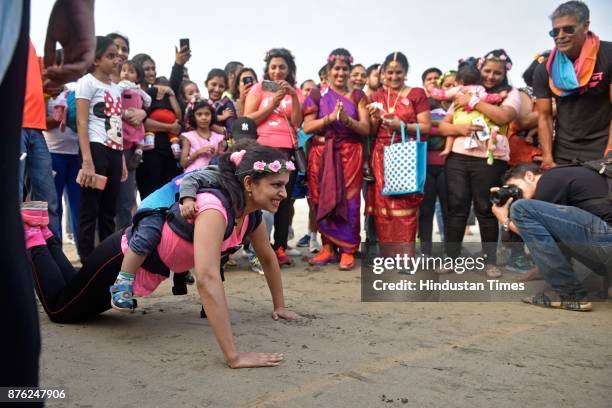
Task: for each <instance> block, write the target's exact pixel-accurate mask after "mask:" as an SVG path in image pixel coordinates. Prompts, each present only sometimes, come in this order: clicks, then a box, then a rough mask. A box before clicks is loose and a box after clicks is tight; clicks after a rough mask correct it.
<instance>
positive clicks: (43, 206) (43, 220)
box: [21, 201, 49, 225]
mask: <svg viewBox="0 0 612 408" xmlns="http://www.w3.org/2000/svg"><path fill="white" fill-rule="evenodd" d="M21 218H23V221H24V222H25V223H26V224H29V225H49V212H48V211H47V203H46V202H45V201H25V202H24V203H23V204H21Z"/></svg>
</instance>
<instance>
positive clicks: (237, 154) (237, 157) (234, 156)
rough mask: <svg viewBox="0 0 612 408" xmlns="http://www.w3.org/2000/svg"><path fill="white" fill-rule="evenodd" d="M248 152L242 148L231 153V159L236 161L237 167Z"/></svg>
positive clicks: (233, 161)
mask: <svg viewBox="0 0 612 408" xmlns="http://www.w3.org/2000/svg"><path fill="white" fill-rule="evenodd" d="M245 154H246V150H241V151H239V152H234V153H232V154H231V155H230V161H231V162H232V163H234V165H235V166H236V167H238V166H240V163H242V159H243V158H244V155H245Z"/></svg>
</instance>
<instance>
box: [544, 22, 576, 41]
mask: <svg viewBox="0 0 612 408" xmlns="http://www.w3.org/2000/svg"><path fill="white" fill-rule="evenodd" d="M561 31H563V32H564V33H565V34H574V33H575V32H576V26H571V25H570V26H563V27H555V28H553V29H552V30H550V31H549V32H548V35H550V36H551V37H552V38H555V37H558V36H559V34H561Z"/></svg>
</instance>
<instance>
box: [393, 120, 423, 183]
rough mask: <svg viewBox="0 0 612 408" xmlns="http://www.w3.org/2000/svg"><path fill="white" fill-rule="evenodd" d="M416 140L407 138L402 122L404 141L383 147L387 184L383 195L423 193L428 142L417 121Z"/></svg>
mask: <svg viewBox="0 0 612 408" xmlns="http://www.w3.org/2000/svg"><path fill="white" fill-rule="evenodd" d="M415 125H416V130H417V137H416V140H406V125H405V124H404V122H401V132H402V141H401V143H394V141H395V134H396V132H393V136H392V137H391V144H390V145H389V146H385V148H384V149H383V157H384V163H383V164H384V167H383V168H384V172H385V184H384V187H383V191H382V194H383V195H401V194H415V193H421V194H422V193H423V191H424V189H425V176H426V174H427V142H424V141H422V140H421V128H420V127H419V124H418V123H415Z"/></svg>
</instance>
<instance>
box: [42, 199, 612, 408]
mask: <svg viewBox="0 0 612 408" xmlns="http://www.w3.org/2000/svg"><path fill="white" fill-rule="evenodd" d="M298 209H299V211H298V214H301V213H303V210H304V209H303V208H302V206H301V204H300V205H298ZM294 225H295V226H296V239H297V238H299V237H300V236H301V235H303V233H304V231H305V225H304V223H303V222H296V223H295V224H294ZM293 242H295V240H294V241H293ZM67 252H68V253H70V254H71V256H72V257H73V258H74V252H73V251H71V248H69V247H67ZM304 254H306V251H304ZM240 263H241V266H240V267H239V268H235V269H233V271H232V270H230V271H229V272H228V273H227V274H226V283H225V288H226V294H227V298H228V302H229V308H230V314H231V320H232V324H233V330H234V335H235V337H236V343H237V345H238V347H239V349H240V350H243V351H269V352H280V353H284V355H285V361H284V363H283V364H282V365H281V366H279V367H275V368H266V369H242V370H230V369H228V368H227V367H226V366H225V364H224V362H223V359H222V355H221V353H220V351H219V348H218V346H217V344H216V341H215V339H214V336H213V334H212V332H211V330H210V327H209V324H208V322H207V320H205V319H200V317H199V310H200V306H199V298H198V296H197V293H196V290H195V287H190V288H189V294H188V295H186V296H173V295H172V293H171V290H170V288H171V284H170V283H169V282H168V281H166V282H164V283H163V284H162V286H161V287H160V289H159V290H158V291H157V292H155V293H154V294H153V295H152V296H150V297H149V298H146V299H140V300H139V309H138V311H137V312H136V313H135V314H131V315H125V314H120V313H118V312H115V311H108V312H106V313H104V314H102V315H101V316H99V317H98V318H97V319H95V320H93V321H91V322H87V323H84V324H74V325H66V324H54V323H51V322H50V321H49V320H48V319H47V317H46V316H45V315H44V312H42V309H41V314H40V316H41V326H42V336H43V340H42V343H43V344H42V346H43V352H42V361H41V384H42V386H47V387H65V388H66V389H67V390H68V395H69V398H70V399H69V401H67V402H62V403H48V406H72V407H250V406H261V407H404V406H405V407H426V406H427V407H492V406H495V407H518V406H524V407H532V406H533V407H536V406H537V407H574V406H584V407H610V406H612V397H611V396H610V390H611V389H612V303H610V302H600V303H597V304H595V310H594V311H593V312H591V313H577V312H568V311H558V310H545V309H540V308H536V307H533V306H528V305H524V304H521V303H518V302H511V303H509V302H505V303H501V302H496V303H361V302H360V271H359V269H358V268H356V269H355V270H354V271H351V272H341V271H338V270H337V269H336V267H335V266H328V267H325V268H322V269H320V270H318V271H313V270H307V269H306V268H305V267H306V264H305V263H304V262H303V261H302V260H301V259H299V258H297V266H296V267H293V268H288V269H283V282H284V287H285V298H286V300H287V303H288V305H289V306H290V307H291V308H293V309H294V310H295V311H297V312H298V313H300V314H301V315H302V316H303V318H302V319H301V320H300V321H298V322H291V323H287V322H282V321H281V322H275V321H273V320H272V319H271V317H270V314H271V311H272V305H271V301H270V295H269V292H268V289H267V286H266V284H265V281H264V278H263V277H262V276H260V275H258V274H255V273H253V272H247V271H245V268H244V267H245V266H246V261H244V260H241V261H240Z"/></svg>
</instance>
